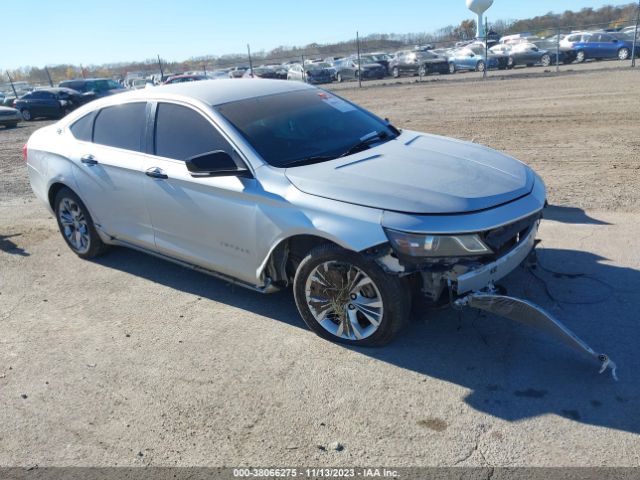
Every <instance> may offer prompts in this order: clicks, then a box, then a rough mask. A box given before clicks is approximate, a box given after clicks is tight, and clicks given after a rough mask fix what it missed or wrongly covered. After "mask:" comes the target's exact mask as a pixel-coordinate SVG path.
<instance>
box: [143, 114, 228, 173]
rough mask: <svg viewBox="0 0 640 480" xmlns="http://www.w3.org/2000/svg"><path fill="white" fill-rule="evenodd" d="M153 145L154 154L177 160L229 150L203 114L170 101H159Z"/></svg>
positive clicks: (225, 142)
mask: <svg viewBox="0 0 640 480" xmlns="http://www.w3.org/2000/svg"><path fill="white" fill-rule="evenodd" d="M155 147H156V150H155V151H156V155H159V156H161V157H167V158H173V159H176V160H186V159H188V158H191V157H193V156H195V155H199V154H202V153H207V152H213V151H215V150H224V151H225V152H227V153H231V148H230V146H229V144H228V143H227V141H226V140H225V139H224V138H223V137H222V135H220V133H218V131H217V130H216V129H215V128H214V127H213V126H212V125H211V124H210V123H209V122H208V121H207V120H206V119H205V118H204V117H203V116H202V115H200V114H199V113H198V112H196V111H195V110H192V109H191V108H188V107H183V106H181V105H175V104H172V103H160V104H158V114H157V117H156V138H155Z"/></svg>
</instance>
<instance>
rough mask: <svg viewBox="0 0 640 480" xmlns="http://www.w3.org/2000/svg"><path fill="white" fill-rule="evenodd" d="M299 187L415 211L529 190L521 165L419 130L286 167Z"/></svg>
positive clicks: (485, 202) (454, 209)
mask: <svg viewBox="0 0 640 480" xmlns="http://www.w3.org/2000/svg"><path fill="white" fill-rule="evenodd" d="M285 174H286V176H287V178H288V179H289V181H291V183H293V185H294V186H295V187H296V188H298V189H299V190H301V191H303V192H305V193H308V194H311V195H316V196H318V197H324V198H329V199H333V200H338V201H342V202H348V203H353V204H357V205H363V206H367V207H373V208H379V209H382V210H391V211H396V212H406V213H417V214H452V213H465V212H473V211H478V210H484V209H488V208H492V207H495V206H497V205H501V204H503V203H507V202H510V201H512V200H515V199H517V198H519V197H522V196H524V195H526V194H528V193H529V192H531V190H532V188H533V182H534V176H533V172H532V171H531V169H530V168H529V167H527V166H526V165H524V164H523V163H521V162H519V161H517V160H515V159H513V158H511V157H509V156H507V155H504V154H502V153H499V152H497V151H495V150H492V149H490V148H488V147H484V146H481V145H477V144H473V143H470V142H463V141H460V140H455V139H450V138H445V137H439V136H436V135H429V134H423V133H419V132H410V131H404V132H403V133H402V135H400V136H399V137H398V138H396V139H395V140H391V141H388V142H386V143H383V144H381V145H378V146H376V147H373V148H371V149H369V150H365V151H363V152H360V153H357V154H355V155H350V156H348V157H344V158H340V159H336V160H331V161H328V162H323V163H317V164H313V165H306V166H301V167H294V168H288V169H286V171H285Z"/></svg>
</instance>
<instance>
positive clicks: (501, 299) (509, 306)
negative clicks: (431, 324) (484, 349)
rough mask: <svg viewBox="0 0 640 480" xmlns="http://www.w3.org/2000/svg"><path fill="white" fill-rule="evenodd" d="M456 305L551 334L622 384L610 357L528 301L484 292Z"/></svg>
mask: <svg viewBox="0 0 640 480" xmlns="http://www.w3.org/2000/svg"><path fill="white" fill-rule="evenodd" d="M454 305H455V306H457V307H465V306H467V307H471V308H477V309H479V310H484V311H486V312H490V313H494V314H496V315H499V316H501V317H505V318H508V319H510V320H514V321H516V322H519V323H522V324H524V325H529V326H531V327H534V328H536V329H538V330H541V331H543V332H546V333H549V334H551V335H553V336H555V337H556V338H557V339H559V340H560V341H562V342H563V343H564V344H565V345H567V346H569V347H571V348H573V349H575V350H577V351H579V352H582V353H585V354H587V355H588V356H590V357H592V358H593V359H595V360H597V361H598V362H599V363H600V373H602V372H604V371H605V370H606V369H607V368H609V369H611V375H612V376H613V379H614V380H618V376H617V375H616V368H617V367H616V364H615V363H614V362H613V361H612V360H611V359H610V358H609V356H608V355H605V354H604V353H596V352H594V351H593V349H592V348H591V347H590V346H589V345H587V344H586V343H585V342H583V341H582V340H581V339H580V338H578V336H577V335H576V334H575V333H573V332H572V331H571V330H569V329H568V328H567V327H566V326H565V325H563V324H562V323H561V322H560V321H559V320H557V319H555V318H554V317H553V316H551V314H549V313H548V312H546V311H545V310H543V309H542V308H541V307H539V306H537V305H534V304H533V303H531V302H529V301H527V300H522V299H519V298H514V297H508V296H505V295H497V294H494V293H491V292H482V291H481V292H473V293H470V294H468V295H466V296H464V297H461V298H459V299H457V300H456V301H455V302H454Z"/></svg>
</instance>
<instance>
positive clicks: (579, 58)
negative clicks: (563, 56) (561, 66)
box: [576, 50, 587, 63]
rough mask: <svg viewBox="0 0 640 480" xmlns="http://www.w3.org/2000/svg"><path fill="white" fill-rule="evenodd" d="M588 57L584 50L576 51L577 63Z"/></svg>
mask: <svg viewBox="0 0 640 480" xmlns="http://www.w3.org/2000/svg"><path fill="white" fill-rule="evenodd" d="M586 59H587V54H586V53H584V50H579V51H578V52H577V53H576V63H583V62H584V61H585V60H586Z"/></svg>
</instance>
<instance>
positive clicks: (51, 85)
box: [44, 67, 53, 87]
mask: <svg viewBox="0 0 640 480" xmlns="http://www.w3.org/2000/svg"><path fill="white" fill-rule="evenodd" d="M44 71H45V72H46V73H47V78H48V79H49V86H50V87H53V82H52V81H51V75H50V74H49V69H48V68H47V67H44Z"/></svg>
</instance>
